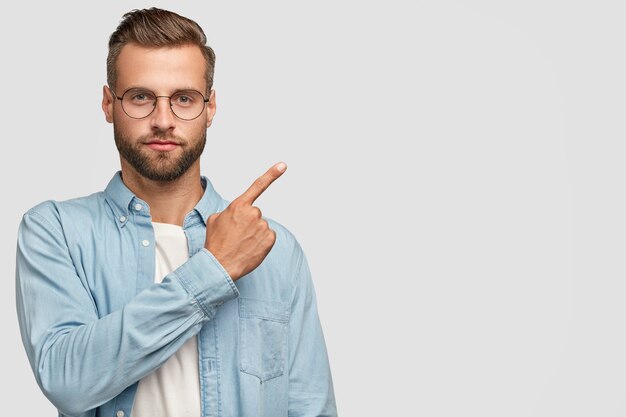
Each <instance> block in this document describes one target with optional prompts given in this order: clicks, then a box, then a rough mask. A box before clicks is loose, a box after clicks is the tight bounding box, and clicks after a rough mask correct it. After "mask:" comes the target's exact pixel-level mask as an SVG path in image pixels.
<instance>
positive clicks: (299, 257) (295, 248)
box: [265, 218, 304, 271]
mask: <svg viewBox="0 0 626 417" xmlns="http://www.w3.org/2000/svg"><path fill="white" fill-rule="evenodd" d="M265 220H266V221H267V223H268V224H269V226H270V228H271V229H272V230H274V232H276V242H275V243H274V247H273V248H272V251H271V252H270V256H271V258H272V259H273V260H276V261H278V262H280V263H281V264H283V265H284V266H287V267H288V269H290V270H291V271H297V270H299V269H300V265H301V264H302V261H303V258H304V251H303V250H302V247H301V246H300V243H299V242H298V240H297V239H296V237H295V235H294V234H293V233H292V232H291V231H290V230H289V229H287V228H286V227H285V226H283V225H282V224H280V223H279V222H277V221H276V220H273V219H270V218H265Z"/></svg>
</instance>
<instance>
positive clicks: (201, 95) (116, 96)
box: [107, 86, 211, 122]
mask: <svg viewBox="0 0 626 417" xmlns="http://www.w3.org/2000/svg"><path fill="white" fill-rule="evenodd" d="M107 87H108V88H109V90H110V91H111V93H113V97H114V98H116V99H118V100H119V101H120V103H121V105H122V111H123V112H124V114H125V115H126V116H128V117H130V118H131V119H135V120H141V119H145V118H146V117H148V116H150V115H151V114H152V113H154V109H156V106H157V99H159V98H162V97H164V98H167V99H168V100H169V102H170V111H171V112H172V114H173V115H174V116H176V118H178V119H180V120H184V121H186V122H188V121H191V120H195V119H197V118H198V117H200V116H201V115H202V112H203V111H204V110H205V108H206V104H207V103H208V102H209V101H211V98H210V97H209V98H205V97H204V94H202V93H201V92H199V91H198V90H194V89H186V90H180V91H195V92H196V93H198V94H200V97H202V100H203V101H204V104H203V105H202V110H201V111H200V113H199V114H198V115H197V116H196V117H194V118H191V119H184V118H182V117H180V116H179V115H177V114H176V112H175V111H174V109H173V108H172V97H173V96H174V95H176V93H178V92H179V91H176V92H174V94H172V95H171V96H157V95H156V94H155V95H154V98H155V100H154V106H153V107H152V110H150V113H148V114H146V115H145V116H143V117H133V116H131V115H130V114H128V113H127V112H126V109H125V108H124V104H123V103H122V102H123V101H124V96H125V95H126V93H128V92H129V91H131V90H135V89H137V87H132V88H129V89H128V90H126V91H124V94H122V96H121V97H119V96H118V95H117V93H116V92H115V91H114V90H113V89H112V88H111V87H110V86H107ZM145 90H146V91H149V92H151V93H154V92H153V91H151V90H148V89H145Z"/></svg>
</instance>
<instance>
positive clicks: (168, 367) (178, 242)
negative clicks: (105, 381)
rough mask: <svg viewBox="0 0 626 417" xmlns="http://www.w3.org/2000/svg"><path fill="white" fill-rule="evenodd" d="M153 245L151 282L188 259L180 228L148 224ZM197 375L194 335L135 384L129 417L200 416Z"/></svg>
mask: <svg viewBox="0 0 626 417" xmlns="http://www.w3.org/2000/svg"><path fill="white" fill-rule="evenodd" d="M152 226H153V228H154V238H155V245H156V265H155V266H156V268H155V275H154V282H161V280H162V279H163V277H164V276H165V275H167V274H169V273H170V272H172V271H173V270H174V269H176V268H178V267H179V266H180V265H182V264H183V263H185V261H187V259H188V258H189V250H188V248H187V237H186V236H185V232H184V231H183V228H182V227H180V226H177V225H173V224H166V223H154V222H153V223H152ZM200 413H201V409H200V376H199V373H198V340H197V336H194V337H192V338H191V339H189V340H188V341H187V342H186V343H185V344H184V345H183V346H182V347H181V348H180V349H179V350H178V351H177V352H176V353H175V354H174V355H172V357H170V358H169V359H168V360H167V361H166V362H165V363H164V364H163V365H161V367H160V368H158V369H156V370H155V371H154V372H152V373H151V374H149V375H147V376H145V377H144V378H143V379H141V381H139V387H138V388H137V394H136V396H135V403H134V405H133V410H132V413H131V415H132V416H133V417H160V416H163V417H171V416H176V417H200Z"/></svg>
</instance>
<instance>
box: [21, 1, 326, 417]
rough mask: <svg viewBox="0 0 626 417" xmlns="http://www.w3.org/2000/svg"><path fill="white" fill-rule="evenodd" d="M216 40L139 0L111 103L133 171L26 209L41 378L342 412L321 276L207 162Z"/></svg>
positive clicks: (69, 401) (236, 411) (76, 408)
mask: <svg viewBox="0 0 626 417" xmlns="http://www.w3.org/2000/svg"><path fill="white" fill-rule="evenodd" d="M214 62H215V56H214V54H213V51H212V49H211V48H210V47H208V46H206V37H205V35H204V33H203V31H202V29H201V28H200V27H199V26H198V25H197V24H196V23H195V22H194V21H192V20H189V19H187V18H184V17H181V16H179V15H177V14H175V13H172V12H168V11H165V10H159V9H155V8H153V9H148V10H135V11H132V12H130V13H127V14H126V15H124V18H123V20H122V22H121V23H120V25H119V26H118V28H117V30H116V31H115V32H114V33H113V34H112V35H111V38H110V42H109V55H108V59H107V78H108V79H107V82H108V85H107V86H104V88H103V99H102V109H103V111H104V114H105V118H106V120H107V121H108V122H109V123H112V124H113V127H114V136H115V143H116V146H117V149H118V150H119V153H120V162H121V171H120V172H118V173H116V174H115V175H114V176H113V179H112V180H111V181H110V183H109V184H108V186H107V187H106V189H105V191H103V192H99V193H96V194H92V195H90V196H87V197H83V198H77V199H74V200H69V201H64V202H54V201H47V202H44V203H41V204H39V205H38V206H36V207H34V208H32V209H31V210H29V211H28V212H27V213H26V214H25V215H24V218H23V220H22V223H21V225H20V229H19V235H18V249H17V273H16V276H17V309H18V318H19V322H20V328H21V334H22V340H23V343H24V346H25V348H26V352H27V354H28V358H29V360H30V363H31V366H32V369H33V372H34V374H35V377H36V379H37V382H38V384H39V386H40V387H41V389H42V390H43V392H44V394H45V395H46V396H47V397H48V398H49V399H50V401H51V402H52V403H53V404H54V405H55V406H56V407H57V408H58V410H59V413H60V415H62V416H100V417H102V416H107V417H108V416H111V417H125V416H126V417H128V416H133V417H146V416H149V417H158V416H169V417H179V416H185V417H186V416H194V417H196V416H270V417H278V416H287V415H289V416H334V415H336V409H335V401H334V394H333V388H332V381H331V376H330V370H329V366H328V358H327V354H326V348H325V345H324V339H323V335H322V330H321V327H320V323H319V319H318V314H317V309H316V302H315V294H314V289H313V284H312V282H311V276H310V273H309V269H308V266H307V263H306V259H305V256H304V254H303V252H302V249H301V248H300V246H299V245H298V243H297V242H296V240H295V238H294V237H293V235H291V234H290V233H289V232H288V231H287V230H286V229H285V228H284V227H282V226H281V225H279V224H278V223H276V222H274V221H272V220H269V219H265V218H263V217H261V212H260V210H259V209H258V208H257V207H255V206H253V204H254V201H255V199H256V198H257V197H258V196H259V195H260V194H261V193H262V192H263V191H265V189H266V188H267V187H268V186H269V185H270V184H271V183H272V182H273V181H274V180H276V179H277V178H278V177H279V176H280V175H282V173H283V172H284V171H285V169H286V165H285V164H283V163H279V164H276V165H274V166H273V167H271V168H270V169H269V170H268V171H267V172H266V173H265V174H264V175H262V176H261V177H259V178H258V180H256V181H255V182H254V183H253V184H252V185H251V186H250V188H249V189H248V190H246V191H245V192H244V193H243V194H242V195H241V196H239V197H238V198H236V199H235V200H234V201H232V202H231V203H230V204H229V203H228V202H226V201H224V200H223V199H222V198H221V197H220V196H219V195H218V194H217V193H216V192H215V190H214V189H213V187H212V185H211V183H210V182H209V181H208V180H207V179H206V178H204V177H202V176H201V175H200V159H199V158H200V155H201V153H202V151H203V148H204V145H205V141H206V130H207V128H208V127H209V126H210V125H211V122H212V120H213V117H214V115H215V109H216V100H215V92H214V91H213V89H212V81H213V70H214Z"/></svg>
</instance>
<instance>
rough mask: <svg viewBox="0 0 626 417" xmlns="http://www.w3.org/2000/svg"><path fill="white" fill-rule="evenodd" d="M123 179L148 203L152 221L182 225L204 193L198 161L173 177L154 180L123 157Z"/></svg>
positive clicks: (130, 188) (129, 187)
mask: <svg viewBox="0 0 626 417" xmlns="http://www.w3.org/2000/svg"><path fill="white" fill-rule="evenodd" d="M122 181H124V184H125V185H126V186H127V187H128V189H129V190H131V191H132V192H133V193H134V194H135V195H136V196H137V197H139V198H141V199H142V200H143V201H145V202H146V203H148V205H149V206H150V215H151V216H152V221H153V222H156V223H169V224H176V225H178V226H182V225H183V222H184V220H185V216H186V215H187V213H189V212H190V211H191V210H193V208H194V207H195V206H196V204H197V203H198V201H200V199H201V198H202V194H203V193H204V190H203V188H202V183H201V182H200V163H199V161H197V162H196V163H195V164H194V165H193V166H192V167H191V168H189V170H188V171H187V172H186V173H184V174H183V175H182V176H181V177H179V178H177V179H175V180H173V181H153V180H150V179H147V178H145V177H142V176H141V175H140V174H139V173H138V172H137V171H135V170H134V169H133V168H132V167H131V166H130V165H128V163H126V161H124V160H122Z"/></svg>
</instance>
